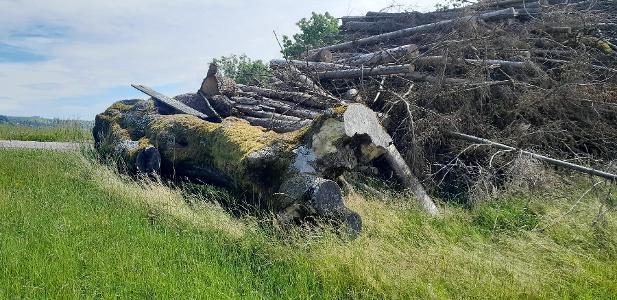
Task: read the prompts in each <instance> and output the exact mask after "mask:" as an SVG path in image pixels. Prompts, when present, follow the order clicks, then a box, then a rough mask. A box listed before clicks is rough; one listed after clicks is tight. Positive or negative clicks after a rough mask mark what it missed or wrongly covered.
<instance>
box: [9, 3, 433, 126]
mask: <svg viewBox="0 0 617 300" xmlns="http://www.w3.org/2000/svg"><path fill="white" fill-rule="evenodd" d="M435 3H436V1H435V0H407V1H405V0H399V1H393V0H310V1H309V0H307V1H284V0H253V1H239V0H226V1H225V0H150V1H145V0H141V1H136V0H122V1H118V0H88V1H86V0H45V1H40V0H0V115H14V116H42V117H53V118H62V119H83V120H92V119H94V116H95V115H96V114H97V113H100V112H102V111H104V110H105V108H106V107H108V106H109V105H111V104H112V103H113V102H115V101H117V100H122V99H133V98H145V97H146V96H145V95H143V94H140V92H138V91H136V90H134V89H133V88H131V87H130V84H131V83H139V84H144V85H147V86H150V87H153V88H154V89H156V90H157V91H159V92H162V93H164V94H167V95H168V96H174V95H177V94H182V93H187V92H194V91H196V90H197V88H198V87H199V85H200V84H201V81H202V79H203V77H204V76H205V73H206V71H207V63H208V62H209V61H210V60H211V59H212V58H215V57H220V56H223V55H230V54H243V53H244V54H247V55H248V56H249V57H252V58H255V59H262V60H264V61H269V60H270V59H273V58H280V52H279V51H280V48H279V45H278V43H277V41H276V38H275V35H274V33H273V32H276V35H277V36H279V38H280V36H282V35H291V34H294V33H296V32H297V31H298V29H297V26H296V25H295V23H296V22H297V21H298V20H299V19H301V18H303V17H308V16H310V15H311V12H318V13H323V12H326V11H328V12H330V13H331V14H332V15H334V16H337V17H340V16H346V15H363V14H365V13H366V12H367V11H379V10H381V9H383V8H386V7H391V8H390V9H389V10H390V11H404V10H419V11H426V10H431V9H432V8H434V6H435Z"/></svg>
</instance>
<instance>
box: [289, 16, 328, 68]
mask: <svg viewBox="0 0 617 300" xmlns="http://www.w3.org/2000/svg"><path fill="white" fill-rule="evenodd" d="M296 25H298V27H300V31H301V33H296V34H294V35H293V36H292V37H291V38H290V37H288V36H286V35H284V36H283V50H282V51H281V53H283V56H285V58H299V57H300V56H302V53H304V52H306V51H308V50H310V49H312V48H318V47H321V46H325V45H328V44H333V43H336V42H337V35H338V33H339V27H338V20H337V19H336V18H335V17H333V16H332V15H330V14H329V13H327V12H326V13H324V14H318V13H315V12H313V14H312V16H311V18H309V19H306V18H302V19H301V20H300V21H298V23H296Z"/></svg>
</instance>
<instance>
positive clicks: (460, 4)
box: [435, 0, 476, 11]
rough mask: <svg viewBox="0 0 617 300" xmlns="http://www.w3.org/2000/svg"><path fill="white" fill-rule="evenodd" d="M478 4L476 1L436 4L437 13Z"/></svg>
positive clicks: (449, 0)
mask: <svg viewBox="0 0 617 300" xmlns="http://www.w3.org/2000/svg"><path fill="white" fill-rule="evenodd" d="M473 3H476V2H475V1H469V0H446V1H445V2H444V3H437V4H435V9H436V10H437V11H445V10H448V9H453V8H460V7H463V6H465V5H469V4H473Z"/></svg>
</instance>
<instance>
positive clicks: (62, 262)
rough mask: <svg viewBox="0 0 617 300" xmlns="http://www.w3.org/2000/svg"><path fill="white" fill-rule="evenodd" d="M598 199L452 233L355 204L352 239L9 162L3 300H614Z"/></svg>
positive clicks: (585, 185)
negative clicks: (357, 222) (358, 229)
mask: <svg viewBox="0 0 617 300" xmlns="http://www.w3.org/2000/svg"><path fill="white" fill-rule="evenodd" d="M592 184H596V183H595V181H592V179H590V178H584V177H564V178H562V179H560V181H559V182H557V183H555V186H554V188H552V189H548V190H547V189H542V190H535V191H533V190H532V191H527V192H520V191H518V192H509V193H502V194H501V195H500V196H499V197H498V198H497V199H493V200H491V201H485V202H483V203H478V204H477V205H475V206H474V207H473V208H468V207H460V206H457V205H453V204H444V203H441V209H442V211H443V216H442V217H440V218H430V217H428V216H426V215H424V214H423V213H421V212H420V211H419V210H418V209H417V208H416V207H415V204H414V201H413V199H410V196H408V195H404V194H396V193H389V195H391V197H389V198H388V199H386V200H383V199H376V198H374V197H371V196H370V195H367V194H363V193H361V192H359V191H357V192H352V193H351V194H349V195H347V197H346V201H347V202H348V205H349V206H350V207H351V208H353V209H354V210H356V211H358V212H359V213H360V214H361V215H362V217H363V219H364V231H363V233H362V234H361V235H360V236H359V237H358V238H356V239H353V240H350V239H347V238H345V237H341V236H339V235H337V234H336V233H335V232H334V231H333V230H329V229H328V227H324V228H315V227H294V228H291V229H289V228H280V226H278V225H277V223H276V222H275V221H274V220H273V219H272V218H269V217H268V215H267V214H265V215H264V214H262V215H259V214H246V215H243V216H239V217H235V216H232V215H231V214H229V213H228V212H227V211H226V210H225V209H224V208H222V207H221V206H220V205H218V204H217V202H216V200H217V199H221V198H225V197H233V196H232V195H229V194H227V193H226V192H225V191H223V190H220V189H216V188H212V187H205V188H202V189H194V188H187V187H185V186H182V185H176V186H170V185H168V184H164V183H162V182H161V181H160V180H151V179H137V180H136V179H132V178H127V177H125V176H122V175H119V174H117V172H115V171H114V169H113V168H110V167H108V166H104V165H102V164H100V163H98V162H97V161H96V160H94V159H92V158H91V156H90V154H88V153H79V152H65V153H56V152H46V151H37V150H0V298H14V297H17V298H100V297H102V298H112V297H114V298H115V297H119V298H171V297H174V298H206V299H212V298H214V299H220V298H222V299H238V298H246V299H270V298H286V299H289V298H299V299H308V298H317V299H325V298H364V299H376V298H394V299H401V298H406V299H407V298H433V299H442V298H483V299H495V298H588V299H606V298H614V297H615V296H616V295H617V217H616V216H615V213H614V209H613V212H606V213H603V212H604V211H605V210H603V209H606V208H609V207H613V208H614V207H615V202H616V199H615V193H614V186H611V185H608V184H605V183H597V184H596V186H595V188H594V189H591V190H590V189H589V188H590V187H591V186H592ZM196 191H200V192H196ZM599 212H600V213H599Z"/></svg>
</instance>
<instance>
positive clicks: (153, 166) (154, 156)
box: [135, 146, 161, 174]
mask: <svg viewBox="0 0 617 300" xmlns="http://www.w3.org/2000/svg"><path fill="white" fill-rule="evenodd" d="M135 165H136V167H137V171H139V172H140V173H144V174H153V173H157V172H159V170H160V169H161V153H160V152H159V150H158V149H156V147H154V146H147V147H145V148H144V149H141V150H140V151H139V153H138V154H137V158H136V161H135Z"/></svg>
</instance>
